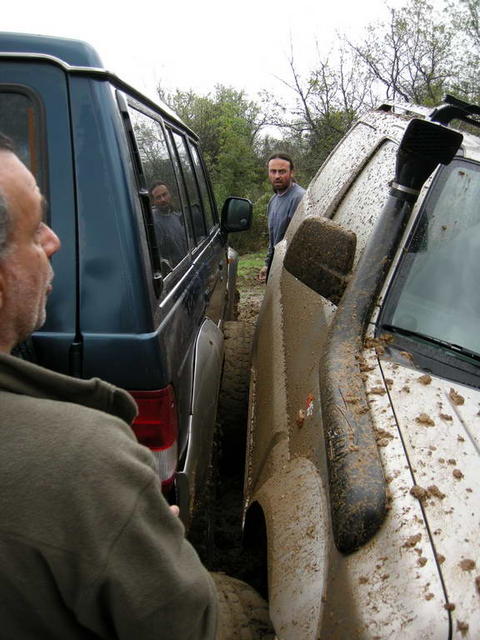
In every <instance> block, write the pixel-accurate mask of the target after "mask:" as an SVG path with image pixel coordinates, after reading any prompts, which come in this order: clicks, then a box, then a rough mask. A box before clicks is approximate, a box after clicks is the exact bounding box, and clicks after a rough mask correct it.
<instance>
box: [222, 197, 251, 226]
mask: <svg viewBox="0 0 480 640" xmlns="http://www.w3.org/2000/svg"><path fill="white" fill-rule="evenodd" d="M252 212H253V205H252V203H251V202H250V200H247V198H235V197H234V196H230V197H229V198H227V199H226V200H225V203H224V205H223V207H222V217H221V223H220V224H221V228H222V230H223V231H227V232H232V231H247V229H250V225H251V224H252Z"/></svg>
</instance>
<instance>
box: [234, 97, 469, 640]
mask: <svg viewBox="0 0 480 640" xmlns="http://www.w3.org/2000/svg"><path fill="white" fill-rule="evenodd" d="M478 115H480V109H479V108H478V107H474V106H471V105H465V104H463V103H459V102H456V101H454V100H453V99H447V101H446V103H445V104H444V105H442V106H441V107H439V108H438V109H436V110H435V111H434V112H433V113H430V112H429V110H427V109H422V108H416V107H408V108H407V107H404V108H400V107H392V106H382V107H381V108H380V109H378V110H375V111H372V112H370V113H368V114H367V115H365V116H364V117H362V118H361V119H360V121H359V122H357V123H356V124H355V126H354V127H353V128H352V129H351V130H350V132H349V133H348V134H347V136H346V137H345V138H344V139H343V140H342V142H341V143H340V144H339V145H338V146H337V147H336V149H335V150H334V151H333V153H332V154H331V155H330V157H329V158H328V160H327V161H326V163H325V164H324V165H323V166H322V167H321V169H320V170H319V172H318V173H317V175H316V176H315V178H314V180H313V181H312V183H311V184H310V186H309V188H308V190H307V192H306V194H305V196H304V199H303V201H302V203H301V204H300V206H299V208H298V210H297V212H296V214H295V216H294V218H293V220H292V223H291V225H290V227H289V229H288V232H287V234H286V237H285V239H284V240H283V241H282V242H281V243H280V244H279V245H277V247H276V249H275V258H274V261H273V265H272V269H271V272H270V276H269V281H268V285H267V287H266V294H265V299H264V302H263V305H262V309H261V311H260V316H259V320H258V325H257V329H256V337H255V345H254V353H253V365H252V381H251V389H250V408H249V433H248V444H247V447H248V448H247V468H246V479H245V534H246V540H247V541H248V540H252V539H253V540H254V541H255V544H257V545H259V544H260V545H263V546H264V549H265V557H266V563H267V567H268V596H269V601H270V614H271V618H272V620H273V624H274V627H275V631H276V634H277V637H278V638H279V639H280V640H317V639H322V640H334V639H336V640H339V639H342V640H343V639H349V640H350V639H354V638H361V639H368V640H373V639H374V638H375V639H384V638H402V639H413V638H415V639H419V638H421V639H432V640H439V639H447V638H478V637H480V541H479V524H480V472H479V446H480V411H479V409H480V392H479V387H480V331H479V324H480V322H479V321H480V293H479V291H480V289H479V287H478V281H479V275H478V274H479V271H478V261H479V258H478V256H479V255H480V206H479V202H480V164H479V163H480V142H479V140H478V139H477V138H476V137H475V136H472V135H468V134H464V135H463V140H462V135H461V134H460V133H458V132H457V131H456V130H454V129H453V128H450V126H449V125H450V122H451V121H453V120H454V119H458V120H464V121H465V120H467V121H469V120H470V121H471V120H475V118H477V116H478ZM262 532H264V533H262Z"/></svg>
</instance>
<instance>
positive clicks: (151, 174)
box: [129, 107, 188, 276]
mask: <svg viewBox="0 0 480 640" xmlns="http://www.w3.org/2000/svg"><path fill="white" fill-rule="evenodd" d="M129 113H130V119H131V122H132V127H133V133H134V136H135V140H136V144H137V148H138V151H139V155H140V161H141V165H142V170H143V176H144V181H145V184H144V186H145V188H146V189H148V195H149V199H150V207H151V211H152V223H153V226H154V236H155V240H156V247H155V250H157V251H158V252H159V254H160V266H161V272H162V275H163V276H166V275H168V274H169V273H170V272H171V271H172V270H173V269H174V268H175V267H176V266H177V264H179V263H180V262H181V261H182V260H183V258H184V257H185V256H186V255H187V253H188V241H187V232H186V225H185V216H184V212H183V207H182V199H181V197H180V192H179V188H178V182H177V175H176V172H175V167H174V164H173V163H172V159H171V156H170V153H169V150H168V146H167V142H166V139H165V135H164V132H163V129H162V126H161V124H160V122H159V121H157V120H156V119H154V118H152V117H150V116H148V115H146V114H145V113H143V112H141V111H138V110H137V109H134V108H132V107H131V108H130V109H129Z"/></svg>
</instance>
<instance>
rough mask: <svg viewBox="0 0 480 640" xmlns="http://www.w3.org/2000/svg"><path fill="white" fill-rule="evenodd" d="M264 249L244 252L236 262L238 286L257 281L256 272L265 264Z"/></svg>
mask: <svg viewBox="0 0 480 640" xmlns="http://www.w3.org/2000/svg"><path fill="white" fill-rule="evenodd" d="M265 253H266V252H265V250H263V251H259V252H257V253H245V254H244V255H242V256H240V260H239V263H238V286H239V288H240V289H241V288H242V286H244V285H247V286H249V285H250V286H251V285H252V284H254V283H255V281H257V276H258V272H259V271H260V269H261V268H262V267H263V265H264V264H265Z"/></svg>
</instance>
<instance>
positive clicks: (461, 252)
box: [382, 160, 480, 353]
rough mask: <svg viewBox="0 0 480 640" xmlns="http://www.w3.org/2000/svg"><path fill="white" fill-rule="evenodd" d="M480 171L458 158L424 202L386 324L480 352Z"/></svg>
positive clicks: (388, 304) (387, 310) (394, 287)
mask: <svg viewBox="0 0 480 640" xmlns="http://www.w3.org/2000/svg"><path fill="white" fill-rule="evenodd" d="M479 256H480V173H479V166H478V165H476V164H474V163H471V162H467V161H463V160H456V161H454V162H452V163H451V164H450V165H449V166H448V167H446V168H445V169H444V170H443V172H442V173H441V175H440V176H439V178H438V179H437V182H436V185H435V186H434V188H433V189H432V190H431V192H430V194H429V196H428V198H427V200H426V201H425V203H424V205H423V210H422V212H421V215H420V217H419V222H418V224H417V227H416V229H415V232H414V234H413V236H412V237H411V239H410V242H409V244H408V246H407V247H406V250H405V254H404V256H403V258H402V260H401V263H400V265H399V268H398V270H397V273H396V276H395V279H394V283H393V285H392V287H391V290H390V292H389V296H388V298H387V300H386V305H385V307H384V311H383V314H382V315H383V318H382V324H383V325H384V326H390V328H391V329H392V330H395V328H397V329H399V330H403V331H404V332H405V333H406V334H408V333H409V332H411V335H416V336H418V337H419V336H422V335H424V336H428V337H431V338H435V339H437V340H439V341H443V342H445V343H453V344H454V345H458V346H460V347H463V348H465V349H466V350H470V351H473V352H476V353H480V331H479V319H480V286H479V285H480V268H479Z"/></svg>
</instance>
